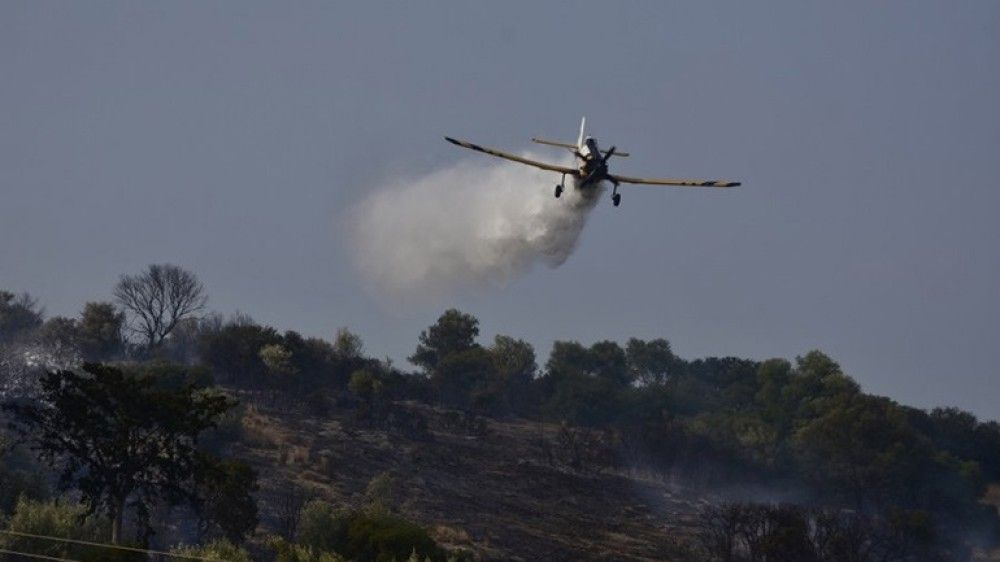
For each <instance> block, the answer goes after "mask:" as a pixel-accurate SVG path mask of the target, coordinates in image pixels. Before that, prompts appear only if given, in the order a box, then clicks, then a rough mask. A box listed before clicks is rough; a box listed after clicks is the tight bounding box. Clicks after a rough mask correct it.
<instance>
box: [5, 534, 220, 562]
mask: <svg viewBox="0 0 1000 562" xmlns="http://www.w3.org/2000/svg"><path fill="white" fill-rule="evenodd" d="M0 533H3V534H6V535H13V536H15V537H25V538H29V539H41V540H47V541H58V542H67V543H71V544H81V545H84V546H96V547H98V548H113V549H118V550H127V551H129V552H141V553H144V554H157V555H159V556H169V557H171V558H182V559H184V560H198V561H199V562H226V561H225V560H222V559H221V558H202V557H201V556H191V555H189V554H174V553H171V552H164V551H162V550H150V549H148V548H135V547H133V546H122V545H119V544H111V543H104V542H93V541H82V540H78V539H66V538H63V537H50V536H46V535H35V534H32V533H22V532H21V531H5V530H0ZM14 554H19V553H14ZM34 556H42V555H34ZM42 559H43V560H46V559H47V560H66V559H65V558H48V557H44V558H42ZM69 562H76V561H75V560H69Z"/></svg>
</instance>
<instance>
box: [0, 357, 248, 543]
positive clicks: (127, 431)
mask: <svg viewBox="0 0 1000 562" xmlns="http://www.w3.org/2000/svg"><path fill="white" fill-rule="evenodd" d="M83 371H84V372H83V373H75V372H73V371H56V372H49V373H46V375H45V376H43V377H42V380H41V387H42V395H41V397H40V398H41V399H40V400H37V401H31V402H22V403H15V404H7V405H5V406H4V410H6V411H8V412H9V413H10V414H11V415H12V418H13V422H12V426H13V429H15V431H17V432H18V433H19V434H20V435H21V437H22V438H23V439H25V440H27V441H28V442H29V443H30V444H31V447H32V448H33V449H34V450H35V451H36V452H38V453H39V457H40V458H41V459H42V460H44V461H46V462H47V463H48V464H50V465H51V466H54V467H58V468H59V469H60V484H61V485H62V487H64V488H71V487H75V488H76V489H78V490H79V491H80V493H81V495H82V499H83V501H84V502H85V503H86V504H87V506H88V508H89V510H90V511H91V512H95V511H104V512H106V513H108V515H109V516H110V517H111V520H112V532H111V540H112V542H116V543H117V542H118V541H119V540H120V539H121V529H122V518H123V515H124V512H125V510H126V507H127V505H128V503H127V502H129V501H133V502H134V503H135V504H136V505H142V506H149V505H152V502H153V501H156V500H159V499H165V500H168V501H171V502H177V501H181V500H183V499H188V498H190V497H191V495H192V488H193V485H192V483H191V480H192V477H193V476H194V475H195V474H197V473H198V472H199V470H201V469H202V468H203V467H202V456H201V455H200V454H199V452H198V450H197V440H198V435H199V434H200V433H201V432H202V431H204V430H206V429H208V428H210V427H213V426H214V425H215V423H216V420H217V419H218V418H219V416H221V415H222V414H223V413H224V412H225V411H226V410H228V409H229V408H230V407H232V406H233V403H232V402H231V401H230V400H229V399H227V398H226V397H225V396H222V395H221V394H216V393H211V392H206V391H205V390H201V389H198V388H196V387H194V386H190V385H188V386H184V387H182V388H172V389H171V388H162V387H160V386H158V385H157V383H156V381H155V380H154V379H153V378H152V377H142V376H134V375H128V374H126V373H124V372H123V371H121V370H119V369H117V368H114V367H110V366H105V365H100V364H95V363H87V364H85V365H84V367H83Z"/></svg>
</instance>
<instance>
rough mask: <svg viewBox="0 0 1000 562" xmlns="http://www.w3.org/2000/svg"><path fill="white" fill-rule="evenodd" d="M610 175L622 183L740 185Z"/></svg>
mask: <svg viewBox="0 0 1000 562" xmlns="http://www.w3.org/2000/svg"><path fill="white" fill-rule="evenodd" d="M608 177H609V178H611V179H613V180H615V181H619V182H621V183H639V184H646V185H675V186H680V187H736V186H738V185H740V182H738V181H724V180H673V179H657V178H631V177H628V176H616V175H612V174H608Z"/></svg>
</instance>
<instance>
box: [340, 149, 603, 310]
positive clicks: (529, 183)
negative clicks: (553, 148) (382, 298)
mask: <svg viewBox="0 0 1000 562" xmlns="http://www.w3.org/2000/svg"><path fill="white" fill-rule="evenodd" d="M525 156H526V157H529V158H534V159H543V160H544V159H545V157H538V156H533V155H527V154H526V155H525ZM549 160H551V158H549ZM566 164H567V165H570V161H569V159H567V161H566ZM558 180H559V176H558V175H556V174H554V173H552V172H544V171H541V170H537V169H535V168H530V167H528V166H520V165H516V164H512V163H505V162H499V161H497V162H491V161H488V160H482V161H479V160H472V159H469V160H465V161H462V162H459V163H458V164H456V165H454V166H450V167H448V168H445V169H442V170H438V171H435V172H432V173H430V174H427V175H425V176H422V177H416V178H403V179H399V180H397V181H394V182H389V183H388V184H387V185H384V186H382V187H380V188H377V189H375V191H374V192H373V193H372V195H370V196H369V197H368V198H367V199H365V200H364V201H362V202H361V203H360V204H358V205H357V207H356V208H355V209H354V210H353V212H352V217H353V219H352V224H351V237H350V238H351V243H352V246H353V250H354V255H355V259H356V264H357V266H358V268H359V269H360V270H361V271H362V272H363V273H364V275H365V276H366V277H367V278H369V279H370V280H371V281H373V282H374V283H375V284H376V285H377V286H378V288H380V289H381V290H383V291H385V292H388V293H390V294H394V295H399V296H410V295H428V294H430V295H433V294H440V293H441V292H443V291H446V290H448V289H456V288H483V287H502V286H504V285H505V284H507V283H509V282H510V281H512V280H513V279H514V278H516V277H518V276H520V275H522V274H524V273H526V272H527V271H529V270H531V268H532V267H533V266H534V265H535V264H537V263H543V264H546V265H548V266H550V267H558V266H559V265H561V264H562V263H563V262H565V261H566V259H567V258H568V257H569V255H570V254H572V253H573V250H574V249H575V248H576V245H577V241H578V240H579V237H580V233H581V231H582V230H583V227H584V224H586V221H587V217H588V215H589V213H590V210H591V209H593V207H594V204H595V202H596V201H597V199H599V195H600V194H601V193H603V191H604V188H603V187H602V188H601V189H598V190H594V191H591V192H589V193H587V195H586V196H583V195H581V194H580V192H578V191H577V190H576V189H575V188H574V187H573V186H572V185H571V184H570V182H569V178H567V183H566V190H565V191H564V192H563V195H562V197H561V198H560V199H556V198H555V197H553V189H554V186H555V183H556V181H558Z"/></svg>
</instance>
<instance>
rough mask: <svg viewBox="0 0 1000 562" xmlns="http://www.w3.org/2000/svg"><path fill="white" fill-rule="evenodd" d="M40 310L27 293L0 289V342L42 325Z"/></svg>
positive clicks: (36, 302)
mask: <svg viewBox="0 0 1000 562" xmlns="http://www.w3.org/2000/svg"><path fill="white" fill-rule="evenodd" d="M42 316H43V315H42V310H41V308H39V307H38V301H36V300H35V299H34V298H32V297H31V295H29V294H28V293H22V294H20V295H15V294H14V293H11V292H9V291H0V343H6V342H10V341H13V340H14V339H15V338H17V337H18V336H20V335H23V334H25V333H27V332H29V331H31V330H34V329H35V328H38V327H39V326H41V325H42Z"/></svg>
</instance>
